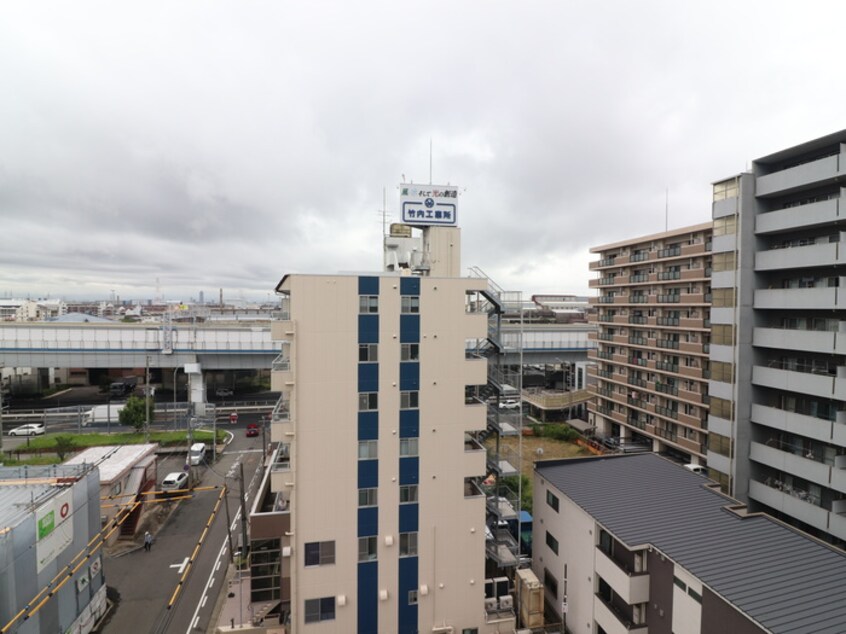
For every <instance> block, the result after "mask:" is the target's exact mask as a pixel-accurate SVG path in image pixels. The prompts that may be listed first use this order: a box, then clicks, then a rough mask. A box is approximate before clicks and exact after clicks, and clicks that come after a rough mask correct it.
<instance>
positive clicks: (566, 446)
mask: <svg viewBox="0 0 846 634" xmlns="http://www.w3.org/2000/svg"><path fill="white" fill-rule="evenodd" d="M519 441H520V439H519V437H517V436H506V437H504V438H502V439H501V440H500V447H501V448H502V447H505V450H504V451H503V453H506V454H509V453H510V454H511V455H516V454H517V452H518V447H519ZM539 449H540V450H542V451H541V453H540V455H539V454H538V450H539ZM590 455H591V453H590V452H588V451H586V450H585V449H582V448H581V447H579V446H578V445H577V444H576V443H572V442H562V441H560V440H553V439H552V438H542V437H540V438H539V437H536V436H523V446H522V457H523V460H522V462H523V464H522V472H523V475H525V476H527V477H528V478H529V479H530V480H531V478H532V471H533V470H534V468H535V461H536V460H554V459H557V458H574V457H577V456H590Z"/></svg>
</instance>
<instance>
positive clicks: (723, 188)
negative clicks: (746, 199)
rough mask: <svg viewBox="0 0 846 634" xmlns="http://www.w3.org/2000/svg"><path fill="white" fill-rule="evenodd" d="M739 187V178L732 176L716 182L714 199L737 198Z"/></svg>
mask: <svg viewBox="0 0 846 634" xmlns="http://www.w3.org/2000/svg"><path fill="white" fill-rule="evenodd" d="M739 189H740V182H739V180H738V179H737V178H732V179H730V180H727V181H723V182H721V183H714V201H715V202H716V201H718V200H725V199H726V198H737V195H738V193H739Z"/></svg>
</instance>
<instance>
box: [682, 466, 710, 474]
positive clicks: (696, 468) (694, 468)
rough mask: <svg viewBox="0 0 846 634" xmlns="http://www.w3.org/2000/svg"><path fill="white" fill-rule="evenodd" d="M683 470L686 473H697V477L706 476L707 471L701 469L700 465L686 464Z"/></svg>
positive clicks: (703, 468)
mask: <svg viewBox="0 0 846 634" xmlns="http://www.w3.org/2000/svg"><path fill="white" fill-rule="evenodd" d="M684 468H685V469H687V470H688V471H693V473H698V474H699V475H704V476H707V475H708V469H707V468H706V467H703V466H702V465H701V464H686V465H684Z"/></svg>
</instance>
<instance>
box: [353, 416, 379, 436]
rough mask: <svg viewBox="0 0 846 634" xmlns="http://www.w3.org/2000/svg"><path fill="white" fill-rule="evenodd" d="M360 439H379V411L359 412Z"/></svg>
mask: <svg viewBox="0 0 846 634" xmlns="http://www.w3.org/2000/svg"><path fill="white" fill-rule="evenodd" d="M358 439H359V440H378V439H379V412H359V413H358Z"/></svg>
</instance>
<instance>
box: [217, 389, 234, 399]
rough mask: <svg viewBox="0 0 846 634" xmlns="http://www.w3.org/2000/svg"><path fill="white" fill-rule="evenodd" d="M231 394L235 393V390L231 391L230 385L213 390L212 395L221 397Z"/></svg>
mask: <svg viewBox="0 0 846 634" xmlns="http://www.w3.org/2000/svg"><path fill="white" fill-rule="evenodd" d="M233 394H235V392H233V391H232V388H231V387H219V388H217V389H216V390H215V391H214V395H215V396H219V397H221V398H225V397H227V396H232V395H233Z"/></svg>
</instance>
